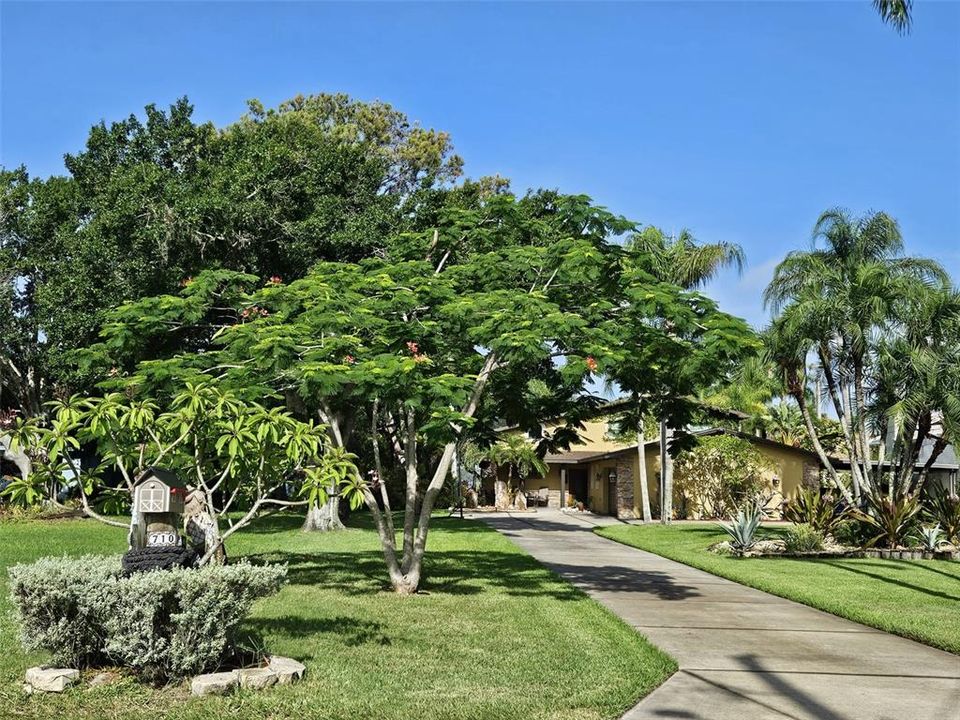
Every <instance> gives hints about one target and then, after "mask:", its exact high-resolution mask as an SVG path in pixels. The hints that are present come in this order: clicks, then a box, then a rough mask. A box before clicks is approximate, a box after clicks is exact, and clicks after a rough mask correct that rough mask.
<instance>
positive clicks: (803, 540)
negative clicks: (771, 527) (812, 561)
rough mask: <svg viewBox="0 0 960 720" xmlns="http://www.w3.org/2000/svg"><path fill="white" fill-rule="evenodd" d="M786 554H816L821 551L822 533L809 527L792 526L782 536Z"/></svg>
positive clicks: (803, 525) (802, 525)
mask: <svg viewBox="0 0 960 720" xmlns="http://www.w3.org/2000/svg"><path fill="white" fill-rule="evenodd" d="M783 543H784V546H785V548H786V550H787V552H792V553H798V552H816V551H818V550H823V533H822V532H821V531H820V530H817V529H816V528H813V527H811V526H810V525H805V524H801V525H794V526H793V527H791V528H789V529H788V530H787V531H786V532H785V533H784V534H783Z"/></svg>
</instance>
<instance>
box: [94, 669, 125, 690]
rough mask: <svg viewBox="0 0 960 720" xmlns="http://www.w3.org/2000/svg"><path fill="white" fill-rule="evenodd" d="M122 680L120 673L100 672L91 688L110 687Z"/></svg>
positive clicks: (95, 676)
mask: <svg viewBox="0 0 960 720" xmlns="http://www.w3.org/2000/svg"><path fill="white" fill-rule="evenodd" d="M119 679H120V673H117V672H110V671H107V672H100V673H97V674H96V675H94V676H93V679H92V680H91V681H90V687H100V686H101V685H110V684H111V683H115V682H117V681H118V680H119Z"/></svg>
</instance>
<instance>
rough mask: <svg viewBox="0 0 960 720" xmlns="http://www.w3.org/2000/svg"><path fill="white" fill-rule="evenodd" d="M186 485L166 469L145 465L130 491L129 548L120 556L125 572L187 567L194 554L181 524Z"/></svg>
mask: <svg viewBox="0 0 960 720" xmlns="http://www.w3.org/2000/svg"><path fill="white" fill-rule="evenodd" d="M186 494H187V487H186V485H185V484H184V483H183V482H182V481H181V480H180V479H179V478H178V477H177V476H176V474H174V473H172V472H170V471H169V470H161V469H159V468H147V469H146V470H145V471H144V472H143V473H142V474H141V475H140V476H139V477H138V478H137V482H136V484H135V486H134V491H133V507H132V511H131V517H130V532H129V534H128V535H127V544H128V546H129V549H128V550H127V552H126V554H125V555H124V556H123V569H124V571H125V572H127V573H131V572H139V571H143V570H154V569H164V568H171V567H186V566H189V565H192V564H193V563H194V562H195V560H196V554H195V552H194V551H193V549H191V548H190V547H189V546H188V544H187V542H186V540H185V539H184V537H183V535H182V533H181V531H180V528H181V527H182V516H183V507H184V500H185V499H186Z"/></svg>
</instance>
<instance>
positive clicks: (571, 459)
mask: <svg viewBox="0 0 960 720" xmlns="http://www.w3.org/2000/svg"><path fill="white" fill-rule="evenodd" d="M690 434H691V435H696V436H698V437H710V436H712V435H731V436H733V437H738V438H742V439H743V440H748V441H750V442H752V443H754V444H755V445H761V446H764V447H770V448H776V449H779V450H787V451H790V452H794V453H797V454H798V455H803V456H805V457H807V458H809V459H810V460H811V461H813V462H819V461H818V459H817V455H816V453H814V452H811V451H810V450H807V449H805V448H799V447H794V446H793V445H785V444H784V443H779V442H777V441H776V440H770V439H768V438H762V437H758V436H756V435H749V434H747V433H742V432H737V431H736V430H727V429H725V428H706V429H704V430H695V431H693V432H691V433H690ZM643 445H644V448H650V449H652V450H653V452H659V446H660V441H659V439H656V438H654V439H652V440H647V441H646V442H645V443H644V444H643ZM636 451H637V444H636V443H633V444H632V445H626V446H624V447H622V448H618V449H617V450H602V451H597V450H571V451H570V452H564V453H549V454H547V455H546V456H545V457H544V458H543V459H544V461H545V462H546V463H547V464H548V465H549V464H551V463H557V464H561V465H563V464H569V465H572V464H576V463H585V462H594V461H596V460H609V459H612V458H615V457H619V456H621V455H624V454H626V453H635V452H636Z"/></svg>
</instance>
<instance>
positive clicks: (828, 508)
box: [783, 488, 850, 535]
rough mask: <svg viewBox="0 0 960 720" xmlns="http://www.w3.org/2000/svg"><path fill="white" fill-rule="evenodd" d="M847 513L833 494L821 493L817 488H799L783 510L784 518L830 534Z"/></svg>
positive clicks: (844, 518) (847, 515)
mask: <svg viewBox="0 0 960 720" xmlns="http://www.w3.org/2000/svg"><path fill="white" fill-rule="evenodd" d="M849 515H850V513H849V511H848V510H847V509H846V508H845V507H840V506H839V504H838V503H837V500H836V498H834V496H833V495H831V494H830V493H821V492H820V489H819V488H800V489H799V490H798V491H797V494H796V496H794V497H793V498H791V499H790V501H789V502H788V503H787V506H786V508H785V509H784V512H783V517H784V519H785V520H789V521H790V522H792V523H796V524H798V525H808V526H809V527H811V528H813V529H814V530H816V531H817V532H820V533H823V534H825V535H832V534H833V533H834V531H835V529H836V527H837V525H838V524H839V523H842V522H844V521H845V520H846V519H847V518H848V517H849Z"/></svg>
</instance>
